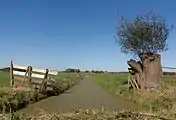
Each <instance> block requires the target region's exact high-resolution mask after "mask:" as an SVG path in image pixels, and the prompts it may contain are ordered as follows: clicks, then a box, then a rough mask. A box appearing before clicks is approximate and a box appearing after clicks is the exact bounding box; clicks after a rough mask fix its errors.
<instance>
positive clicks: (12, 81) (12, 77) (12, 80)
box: [10, 61, 14, 87]
mask: <svg viewBox="0 0 176 120" xmlns="http://www.w3.org/2000/svg"><path fill="white" fill-rule="evenodd" d="M10 86H11V87H13V86H14V75H13V61H11V62H10Z"/></svg>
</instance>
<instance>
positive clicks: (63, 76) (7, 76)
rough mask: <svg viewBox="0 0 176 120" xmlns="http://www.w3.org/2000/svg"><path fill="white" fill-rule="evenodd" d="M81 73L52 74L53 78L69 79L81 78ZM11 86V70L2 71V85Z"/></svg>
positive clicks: (0, 77)
mask: <svg viewBox="0 0 176 120" xmlns="http://www.w3.org/2000/svg"><path fill="white" fill-rule="evenodd" d="M78 75H80V74H77V73H60V74H58V75H57V76H51V78H53V79H55V80H56V81H59V80H64V81H69V80H72V79H79V77H80V76H78ZM9 86H10V73H9V72H3V71H1V72H0V87H9Z"/></svg>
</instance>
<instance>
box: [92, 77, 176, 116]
mask: <svg viewBox="0 0 176 120" xmlns="http://www.w3.org/2000/svg"><path fill="white" fill-rule="evenodd" d="M92 77H93V78H94V79H95V81H96V83H98V84H100V85H101V86H102V87H103V88H105V89H106V90H108V91H109V92H110V93H112V94H115V95H119V96H122V97H124V98H126V99H128V100H131V101H133V102H135V103H138V104H139V105H140V106H141V108H142V111H144V112H150V113H154V114H158V115H163V116H168V117H175V118H176V116H175V113H176V102H175V101H176V90H175V88H174V86H176V76H164V78H163V80H164V81H165V83H166V85H167V86H168V88H166V89H163V90H156V91H153V92H150V93H149V92H140V91H134V90H128V87H127V78H128V75H127V74H94V75H92Z"/></svg>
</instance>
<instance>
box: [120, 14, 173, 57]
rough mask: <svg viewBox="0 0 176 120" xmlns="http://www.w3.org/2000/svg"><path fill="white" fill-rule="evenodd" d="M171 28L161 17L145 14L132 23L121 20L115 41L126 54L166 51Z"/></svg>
mask: <svg viewBox="0 0 176 120" xmlns="http://www.w3.org/2000/svg"><path fill="white" fill-rule="evenodd" d="M171 28H172V27H171V25H168V24H167V23H166V20H165V19H164V18H163V17H162V16H160V15H156V14H154V13H153V12H147V13H146V14H144V15H141V16H139V15H138V16H137V17H136V18H135V19H134V20H133V21H127V20H124V19H122V21H121V23H120V24H119V25H118V27H117V35H118V37H119V39H117V41H118V43H119V45H120V46H121V51H122V52H124V53H126V54H128V53H133V54H137V55H139V54H140V53H158V52H162V51H165V50H167V41H166V40H167V38H168V35H169V33H170V30H171Z"/></svg>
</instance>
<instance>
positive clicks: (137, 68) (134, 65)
mask: <svg viewBox="0 0 176 120" xmlns="http://www.w3.org/2000/svg"><path fill="white" fill-rule="evenodd" d="M127 64H128V65H129V66H130V67H131V68H132V69H133V70H134V71H135V72H137V73H142V67H141V64H140V63H139V62H136V61H135V60H133V59H130V60H129V61H128V62H127Z"/></svg>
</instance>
